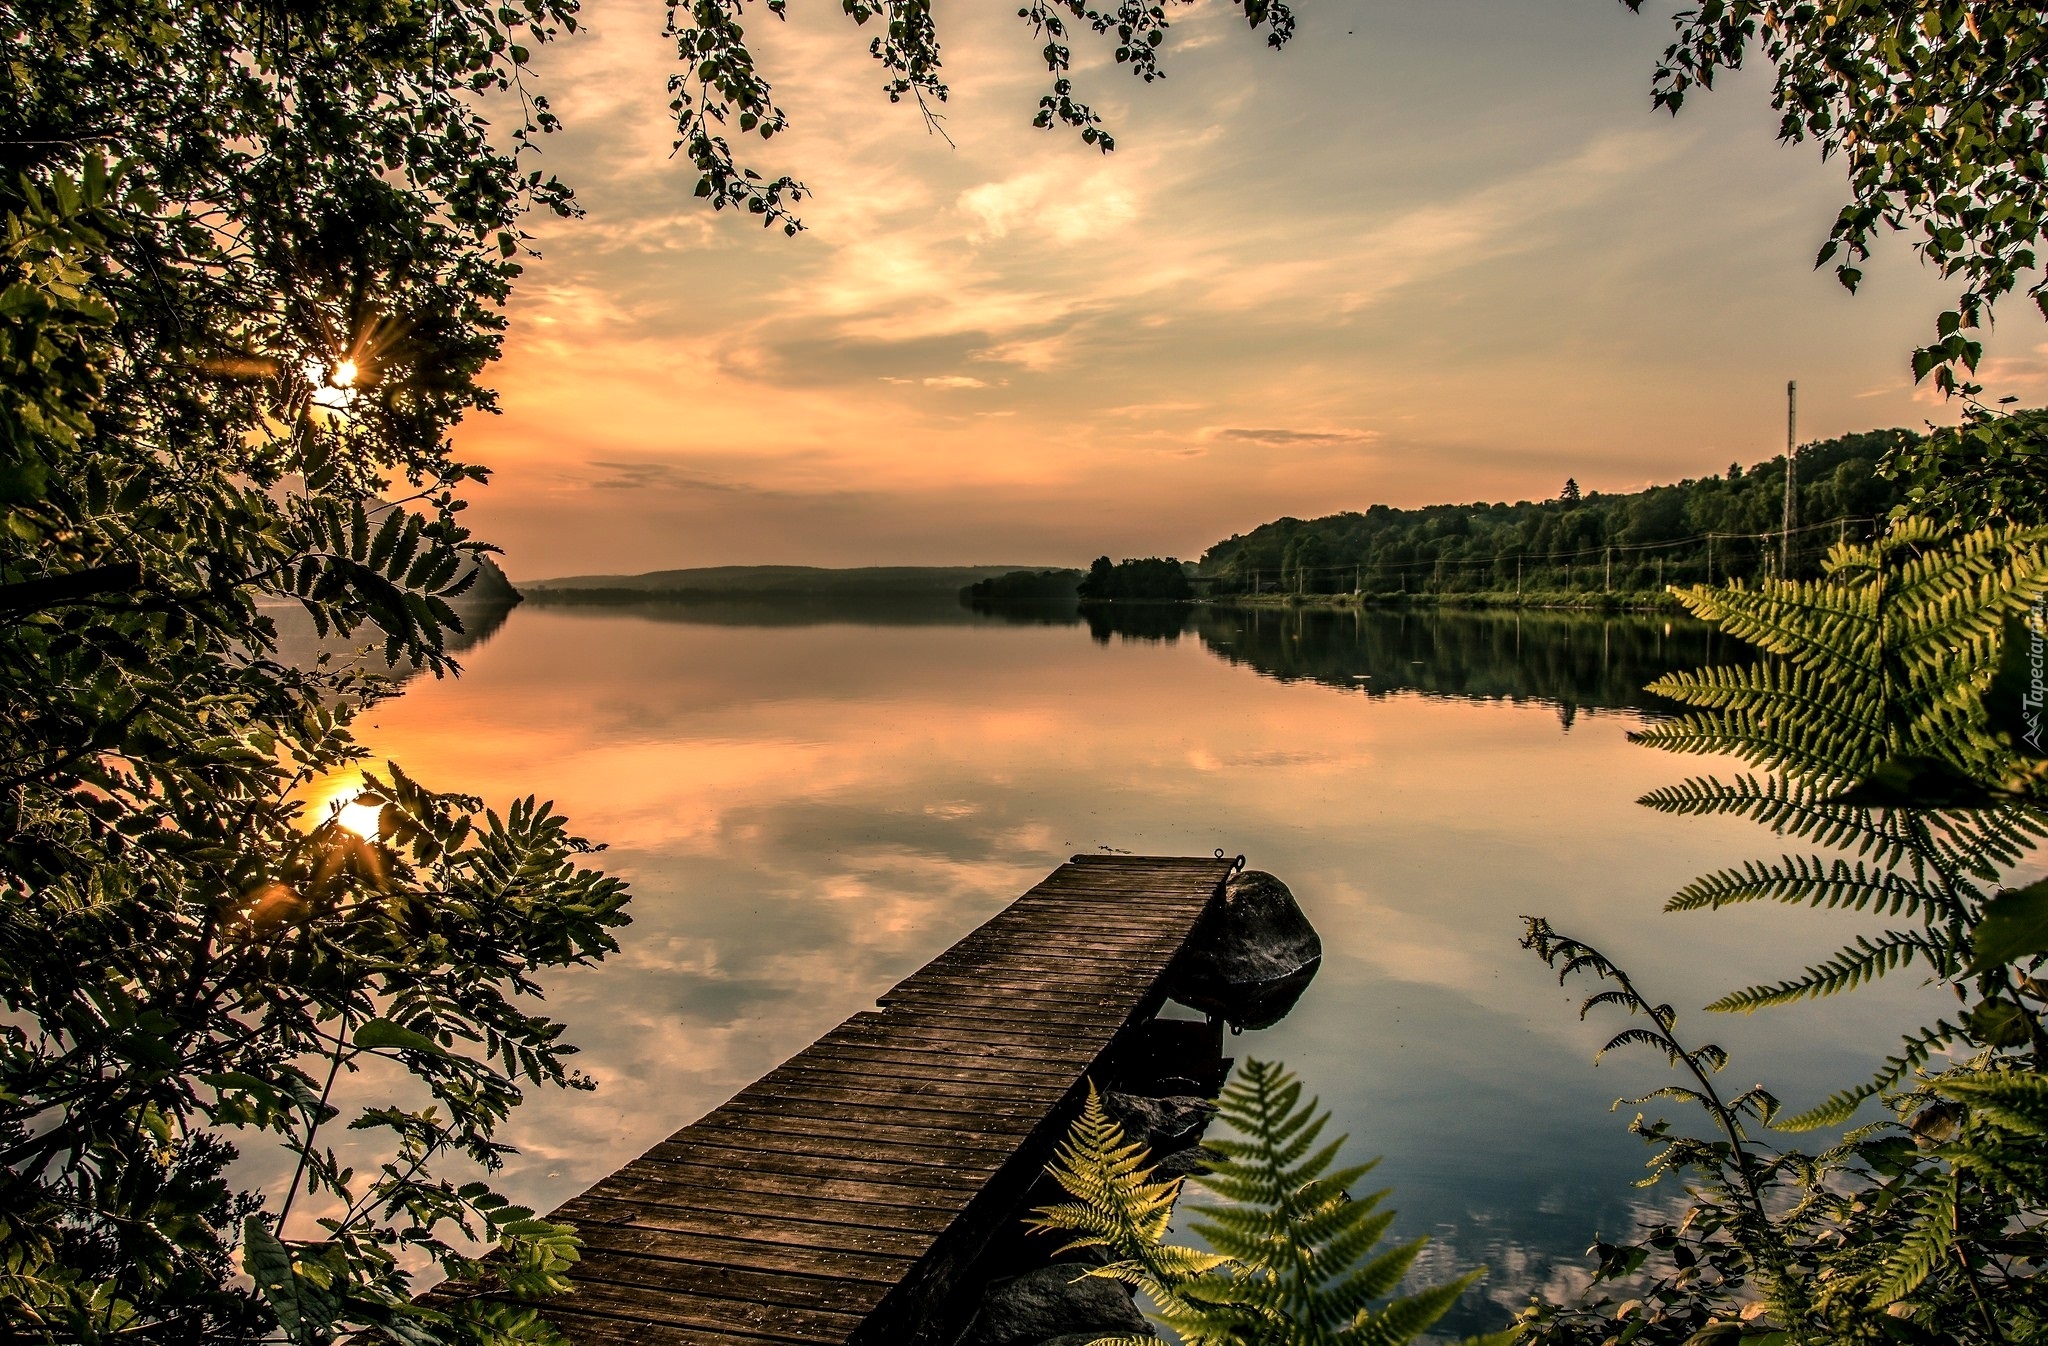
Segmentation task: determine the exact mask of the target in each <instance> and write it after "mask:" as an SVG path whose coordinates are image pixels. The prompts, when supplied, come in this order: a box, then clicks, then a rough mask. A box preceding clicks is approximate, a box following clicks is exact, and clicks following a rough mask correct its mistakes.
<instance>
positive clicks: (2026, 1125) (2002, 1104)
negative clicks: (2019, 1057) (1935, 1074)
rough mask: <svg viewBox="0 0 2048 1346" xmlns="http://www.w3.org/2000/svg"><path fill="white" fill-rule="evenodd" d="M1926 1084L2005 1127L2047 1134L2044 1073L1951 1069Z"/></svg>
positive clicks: (2047, 1081) (2047, 1079)
mask: <svg viewBox="0 0 2048 1346" xmlns="http://www.w3.org/2000/svg"><path fill="white" fill-rule="evenodd" d="M1928 1087H1930V1088H1932V1089H1933V1090H1934V1091H1935V1092H1937V1093H1940V1094H1943V1095H1946V1096H1947V1097H1949V1098H1953V1099H1956V1100H1958V1101H1959V1102H1963V1103H1967V1104H1969V1105H1970V1107H1971V1108H1972V1109H1973V1110H1974V1111H1976V1112H1978V1113H1980V1114H1982V1115H1983V1116H1984V1117H1986V1118H1988V1119H1990V1120H1991V1121H1992V1122H1994V1123H1996V1124H1997V1125H1999V1126H2001V1127H2004V1128H2005V1129H2006V1130H2008V1131H2017V1132H2019V1133H2020V1134H2021V1135H2023V1136H2044V1137H2048V1075H2042V1074H2040V1073H2038V1072H2034V1071H2027V1072H2021V1071H2016V1070H1990V1071H1979V1072H1973V1073H1968V1074H1962V1073H1954V1074H1948V1075H1943V1076H1941V1077H1939V1078H1937V1079H1935V1080H1933V1081H1931V1082H1930V1084H1929V1086H1928ZM2037 1162H2039V1158H2038V1156H2037Z"/></svg>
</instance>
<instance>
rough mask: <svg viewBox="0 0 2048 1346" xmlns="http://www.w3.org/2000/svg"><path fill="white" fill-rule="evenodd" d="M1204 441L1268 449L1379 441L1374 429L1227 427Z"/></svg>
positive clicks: (1207, 433) (1210, 431) (1208, 431)
mask: <svg viewBox="0 0 2048 1346" xmlns="http://www.w3.org/2000/svg"><path fill="white" fill-rule="evenodd" d="M1203 436H1204V438H1207V439H1221V440H1228V441H1231V442H1234V443H1239V444H1263V445H1265V446H1266V447H1268V448H1295V447H1299V446H1302V445H1310V446H1335V445H1339V444H1372V443H1375V442H1377V441H1378V440H1379V438H1380V432H1379V431H1377V430H1284V429H1279V428H1267V429H1262V430H1251V429H1242V428H1238V427H1234V426H1233V427H1229V428H1224V429H1215V430H1207V431H1204V432H1203Z"/></svg>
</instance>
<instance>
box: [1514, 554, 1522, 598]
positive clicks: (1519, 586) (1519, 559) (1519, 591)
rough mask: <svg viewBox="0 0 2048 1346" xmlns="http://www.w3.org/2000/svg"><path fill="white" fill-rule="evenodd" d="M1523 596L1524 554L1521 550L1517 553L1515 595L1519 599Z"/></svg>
mask: <svg viewBox="0 0 2048 1346" xmlns="http://www.w3.org/2000/svg"><path fill="white" fill-rule="evenodd" d="M1521 596H1522V554H1521V553H1520V552H1516V553H1515V597H1516V598H1517V599H1519V598H1521Z"/></svg>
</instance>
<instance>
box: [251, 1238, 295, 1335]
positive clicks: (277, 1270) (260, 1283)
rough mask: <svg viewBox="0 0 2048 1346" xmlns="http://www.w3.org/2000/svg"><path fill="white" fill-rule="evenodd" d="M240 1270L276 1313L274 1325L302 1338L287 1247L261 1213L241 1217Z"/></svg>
mask: <svg viewBox="0 0 2048 1346" xmlns="http://www.w3.org/2000/svg"><path fill="white" fill-rule="evenodd" d="M242 1270H244V1271H246V1272H248V1273H249V1279H251V1280H253V1281H255V1282H256V1289H257V1291H258V1292H259V1293H261V1294H262V1296H263V1302H264V1303H266V1304H268V1305H269V1306H270V1311H271V1312H272V1313H274V1314H276V1315H277V1325H278V1326H279V1327H281V1328H283V1329H284V1331H285V1335H286V1336H288V1337H290V1338H291V1339H292V1340H293V1341H304V1340H305V1339H306V1326H307V1324H306V1321H305V1318H304V1315H302V1314H301V1313H300V1306H299V1284H298V1277H297V1276H296V1275H294V1274H293V1272H292V1254H291V1250H290V1249H289V1248H287V1247H285V1246H284V1244H282V1243H280V1242H279V1241H278V1238H277V1236H276V1235H275V1234H273V1233H271V1232H270V1226H269V1225H268V1224H267V1223H265V1222H264V1219H263V1217H262V1216H261V1215H250V1216H247V1217H245V1218H244V1219H243V1220H242Z"/></svg>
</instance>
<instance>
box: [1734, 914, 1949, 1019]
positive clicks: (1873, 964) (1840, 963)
mask: <svg viewBox="0 0 2048 1346" xmlns="http://www.w3.org/2000/svg"><path fill="white" fill-rule="evenodd" d="M1915 958H1924V959H1926V960H1927V961H1928V962H1930V963H1932V964H1933V965H1934V968H1935V971H1936V972H1937V973H1939V974H1940V975H1943V976H1947V975H1950V974H1952V973H1954V972H1955V971H1956V970H1957V969H1958V968H1960V967H1961V966H1962V960H1961V959H1959V958H1958V957H1956V955H1955V953H1954V951H1953V950H1951V949H1949V948H1948V947H1947V946H1946V945H1945V944H1943V943H1941V942H1940V941H1939V939H1938V938H1937V937H1935V936H1932V935H1926V934H1921V933H1919V932H1917V931H1897V930H1895V931H1891V932H1889V933H1887V934H1886V935H1884V936H1883V937H1882V938H1880V939H1877V940H1870V939H1866V938H1864V937H1863V936H1861V935H1858V936H1857V937H1856V942H1855V943H1854V944H1852V945H1850V946H1849V947H1847V948H1845V949H1843V950H1842V951H1841V952H1840V953H1838V954H1836V955H1835V956H1834V957H1833V958H1830V959H1829V960H1828V961H1827V962H1825V963H1820V964H1817V965H1816V966H1813V967H1810V968H1808V969H1806V971H1805V972H1804V973H1803V974H1802V975H1801V976H1799V977H1798V978H1797V979H1795V980H1793V981H1785V982H1779V983H1778V984H1777V985H1776V986H1750V987H1746V988H1744V989H1743V990H1740V991H1736V992H1733V993H1732V994H1729V995H1725V996H1723V997H1721V998H1720V999H1719V1000H1716V1001H1715V1002H1714V1003H1713V1004H1711V1005H1709V1006H1707V1008H1708V1009H1710V1010H1713V1011H1715V1012H1717V1013H1724V1014H1725V1013H1741V1014H1747V1013H1750V1012H1751V1011H1753V1010H1759V1009H1763V1008H1764V1007H1766V1006H1768V1005H1785V1004H1790V1003H1791V1002H1792V1001H1795V1000H1807V999H1814V998H1818V997H1820V996H1829V995H1839V994H1840V993H1841V992H1843V991H1847V990H1851V989H1853V988H1855V987H1857V986H1861V985H1862V984H1863V983H1865V982H1868V981H1875V980H1877V978H1879V977H1882V976H1884V975H1885V974H1886V973H1887V972H1892V971H1895V970H1897V969H1898V968H1902V967H1906V966H1908V965H1910V964H1911V963H1912V962H1913V960H1914V959H1915Z"/></svg>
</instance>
